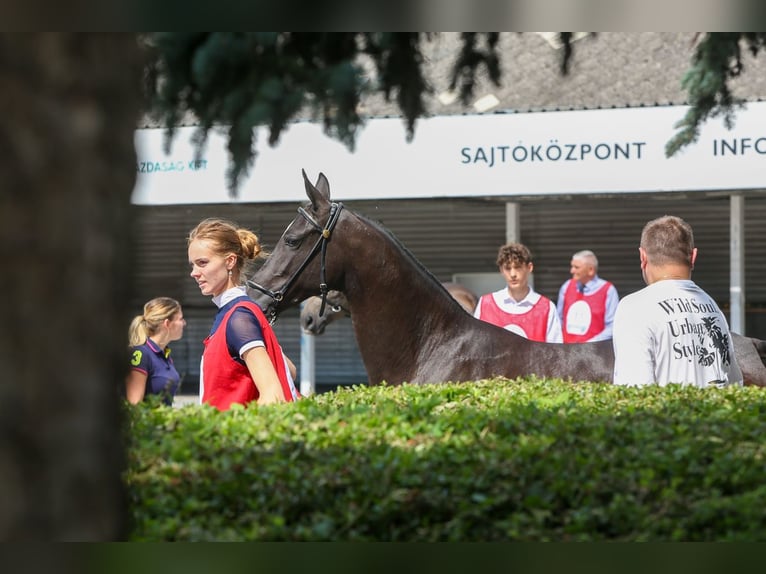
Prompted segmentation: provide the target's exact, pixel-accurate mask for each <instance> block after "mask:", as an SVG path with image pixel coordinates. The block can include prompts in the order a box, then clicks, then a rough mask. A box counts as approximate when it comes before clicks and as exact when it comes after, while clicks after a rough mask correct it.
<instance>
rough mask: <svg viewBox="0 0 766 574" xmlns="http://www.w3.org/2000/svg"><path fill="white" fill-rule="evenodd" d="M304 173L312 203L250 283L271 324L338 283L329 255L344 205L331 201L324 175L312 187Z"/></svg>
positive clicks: (307, 193) (279, 242) (288, 228)
mask: <svg viewBox="0 0 766 574" xmlns="http://www.w3.org/2000/svg"><path fill="white" fill-rule="evenodd" d="M302 173H303V180H304V184H305V187H306V195H307V196H308V198H309V200H310V201H309V203H308V204H306V205H305V206H302V207H299V208H298V216H297V217H296V218H295V219H293V221H292V222H291V223H290V224H289V225H288V226H287V228H286V229H285V231H284V233H282V237H280V239H279V241H278V243H277V245H276V246H275V248H274V249H273V250H272V252H271V254H270V255H269V257H268V258H267V260H266V262H265V263H264V264H263V266H262V267H261V268H260V269H259V270H258V271H257V272H256V273H255V275H254V276H253V277H252V278H251V279H250V280H249V281H248V282H247V285H248V287H250V288H251V289H254V290H256V291H258V292H260V295H258V296H256V297H254V299H255V300H256V302H257V303H258V304H259V305H260V306H261V308H262V309H263V310H264V313H265V314H266V316H267V317H269V319H270V320H271V321H274V320H275V319H276V317H277V315H278V314H279V313H280V312H281V311H282V310H284V309H286V308H288V307H292V306H294V305H297V304H298V303H300V302H301V301H303V300H304V299H306V298H308V297H310V296H312V295H317V294H319V295H321V296H323V297H326V296H327V293H328V291H329V288H330V286H331V285H332V284H333V283H336V282H337V281H338V279H337V277H336V276H335V275H333V273H332V270H333V269H332V266H331V265H329V264H328V261H327V251H328V246H329V245H330V243H331V240H332V238H333V232H334V231H335V226H336V224H337V223H338V220H339V218H340V216H341V212H342V211H343V204H341V203H336V202H333V201H330V184H329V182H328V181H327V178H326V177H325V175H324V174H322V173H320V174H319V177H318V178H317V181H316V184H312V183H311V182H310V181H309V179H308V176H307V175H306V172H305V171H303V172H302ZM336 275H337V273H336Z"/></svg>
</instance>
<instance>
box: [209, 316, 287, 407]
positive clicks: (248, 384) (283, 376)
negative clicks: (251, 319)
mask: <svg viewBox="0 0 766 574" xmlns="http://www.w3.org/2000/svg"><path fill="white" fill-rule="evenodd" d="M237 307H246V308H247V309H249V310H250V311H252V312H253V314H254V315H255V317H256V319H258V323H260V325H261V331H262V332H263V341H264V343H265V344H266V352H268V354H269V358H270V359H271V364H272V365H274V369H275V370H276V372H277V376H278V377H279V382H280V383H282V393H283V394H284V397H285V400H286V401H288V402H290V401H293V400H295V397H293V390H294V387H292V388H291V385H290V381H289V379H288V377H287V371H286V369H285V360H284V357H283V356H282V347H280V346H279V342H278V341H277V337H276V335H274V330H273V329H272V328H271V325H269V322H268V321H267V320H266V317H264V315H263V311H261V308H260V307H259V306H258V305H257V304H256V303H254V302H252V301H242V302H240V303H237V304H236V305H234V306H233V307H232V308H231V309H229V311H228V312H227V313H226V315H224V317H223V319H222V320H221V323H220V325H218V328H217V329H216V330H215V333H213V334H212V335H209V336H208V337H207V338H206V339H205V341H204V344H205V350H204V351H203V354H202V357H203V361H202V381H203V386H204V388H203V395H202V402H203V403H207V404H210V405H212V406H214V407H216V408H217V409H218V410H221V411H225V410H227V409H228V408H229V407H231V405H232V404H233V403H239V404H242V405H246V404H248V403H250V402H252V401H255V400H257V399H258V388H257V387H256V386H255V383H254V382H253V378H252V377H251V376H250V371H249V370H248V369H247V366H246V365H244V364H242V363H240V362H239V361H235V360H234V359H232V358H231V355H230V354H229V349H228V347H227V345H226V325H227V324H228V323H229V319H230V318H231V314H232V313H233V312H234V310H235V309H236V308H237ZM296 394H297V393H296Z"/></svg>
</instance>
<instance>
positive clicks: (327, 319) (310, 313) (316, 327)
mask: <svg viewBox="0 0 766 574" xmlns="http://www.w3.org/2000/svg"><path fill="white" fill-rule="evenodd" d="M327 306H328V307H329V308H328V309H325V311H324V313H320V311H321V307H322V298H321V297H309V298H308V299H306V300H305V301H304V302H303V308H302V309H301V328H302V329H303V331H304V332H306V333H309V334H310V335H321V334H322V333H324V330H325V329H326V328H327V325H329V324H330V323H332V322H333V321H335V320H337V319H342V318H344V317H350V316H351V311H349V310H348V299H346V296H345V295H344V294H343V293H341V292H340V291H328V293H327Z"/></svg>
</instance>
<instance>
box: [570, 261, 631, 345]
mask: <svg viewBox="0 0 766 574" xmlns="http://www.w3.org/2000/svg"><path fill="white" fill-rule="evenodd" d="M569 273H571V275H572V278H571V279H568V280H567V281H565V282H564V284H563V285H562V286H561V289H559V297H558V304H557V305H556V308H557V311H558V314H559V319H561V329H562V331H563V334H564V342H565V343H585V342H588V341H603V340H605V339H611V338H612V325H613V324H614V313H615V311H617V304H618V303H619V302H620V297H619V295H618V294H617V288H616V287H615V286H614V285H612V284H611V283H610V282H609V281H605V280H604V279H602V278H601V277H599V276H598V259H597V258H596V254H595V253H593V251H589V250H584V251H578V252H577V253H575V254H574V255H572V261H571V262H570V267H569Z"/></svg>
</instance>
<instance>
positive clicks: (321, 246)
mask: <svg viewBox="0 0 766 574" xmlns="http://www.w3.org/2000/svg"><path fill="white" fill-rule="evenodd" d="M342 210H343V204H342V203H340V202H337V203H336V202H332V203H330V216H329V217H328V218H327V224H326V225H325V226H324V227H322V226H321V225H319V223H318V222H317V220H316V219H314V218H313V217H311V215H310V214H309V212H308V211H306V210H305V209H304V208H303V207H299V208H298V213H299V214H300V215H301V216H303V218H304V219H305V220H306V221H308V222H309V224H310V225H311V226H312V227H313V228H314V229H316V230H317V231H319V239H317V242H316V243H315V244H314V247H312V248H311V251H310V252H309V254H308V255H307V256H306V259H304V260H303V263H301V265H300V266H299V267H298V269H296V270H295V272H294V273H293V274H292V275H291V276H290V278H289V279H288V280H287V281H285V284H284V285H282V287H280V288H279V289H277V290H276V291H272V290H271V289H268V288H266V287H263V286H262V285H258V283H256V282H255V281H252V280H249V279H248V281H247V285H248V287H252V288H253V289H256V290H258V291H260V292H261V293H263V294H264V295H268V296H269V297H271V298H272V299H273V300H274V301H275V302H276V303H277V305H274V306H273V307H272V309H271V310H270V311H269V316H268V319H269V323H270V324H272V325H273V324H274V322H275V321H276V320H277V307H278V306H279V305H278V304H279V303H281V302H282V301H284V298H285V293H287V291H289V289H290V287H292V284H293V283H294V282H295V280H296V279H297V278H298V276H299V275H300V274H301V273H303V271H304V270H305V269H306V267H308V264H309V263H311V260H312V259H314V256H315V255H316V254H317V253H319V252H320V251H321V253H322V258H321V263H320V268H319V291H320V293H321V295H322V305H321V306H320V307H319V316H320V317H321V316H322V315H324V309H325V305H326V303H327V291H328V290H329V289H328V287H327V282H326V277H325V275H326V270H325V259H326V255H327V244H328V243H329V242H330V237H332V232H333V229H335V224H336V223H338V218H339V217H340V212H341V211H342Z"/></svg>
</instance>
